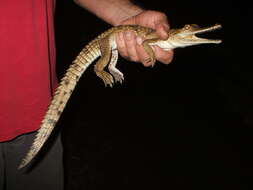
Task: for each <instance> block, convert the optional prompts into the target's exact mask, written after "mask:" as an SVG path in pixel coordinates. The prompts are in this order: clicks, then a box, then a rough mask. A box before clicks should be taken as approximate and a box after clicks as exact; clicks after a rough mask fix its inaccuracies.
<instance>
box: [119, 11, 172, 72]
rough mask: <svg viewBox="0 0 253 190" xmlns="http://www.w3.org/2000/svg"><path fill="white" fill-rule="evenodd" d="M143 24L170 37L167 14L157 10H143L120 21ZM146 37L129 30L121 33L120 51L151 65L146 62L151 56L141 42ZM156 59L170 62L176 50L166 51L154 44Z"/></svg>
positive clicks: (124, 23)
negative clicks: (138, 35) (137, 35)
mask: <svg viewBox="0 0 253 190" xmlns="http://www.w3.org/2000/svg"><path fill="white" fill-rule="evenodd" d="M126 24H130V25H141V26H145V27H149V28H153V29H155V30H156V33H157V35H158V36H159V37H160V38H161V39H164V40H165V39H167V38H168V31H169V28H170V27H169V24H168V20H167V17H166V15H165V14H163V13H161V12H157V11H149V10H147V11H143V12H141V13H140V14H138V15H136V16H133V17H130V18H128V19H126V20H124V21H122V22H121V23H120V25H126ZM143 40H144V39H142V38H141V37H136V35H135V34H134V32H131V31H127V32H122V33H119V34H118V35H117V36H116V42H117V46H118V50H119V53H120V54H121V56H123V57H124V58H126V59H128V60H131V61H134V62H142V63H143V65H144V66H147V67H148V66H151V63H150V62H149V63H148V62H146V61H145V60H147V59H148V58H149V56H148V54H147V53H146V52H145V50H144V48H143V47H142V46H141V43H142V42H143ZM152 48H153V50H154V53H155V56H156V59H157V60H158V61H160V62H162V63H164V64H169V63H170V62H171V61H172V59H173V54H174V52H173V51H172V50H171V51H164V50H163V49H161V48H159V47H158V46H152Z"/></svg>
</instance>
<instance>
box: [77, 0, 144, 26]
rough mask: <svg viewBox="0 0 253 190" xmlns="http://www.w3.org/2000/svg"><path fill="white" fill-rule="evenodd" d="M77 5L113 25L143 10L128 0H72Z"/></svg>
mask: <svg viewBox="0 0 253 190" xmlns="http://www.w3.org/2000/svg"><path fill="white" fill-rule="evenodd" d="M74 1H75V2H76V3H77V4H78V5H80V6H81V7H83V8H85V9H87V10H88V11H90V12H92V13H93V14H95V15H96V16H97V17H99V18H101V19H102V20H104V21H106V22H108V23H109V24H111V25H113V26H117V25H119V24H120V23H121V22H123V21H124V20H126V19H128V18H130V17H133V16H135V15H137V14H139V13H141V12H142V11H143V9H141V8H140V7H138V6H136V5H134V4H133V3H131V1H129V0H74Z"/></svg>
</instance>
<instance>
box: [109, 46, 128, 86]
mask: <svg viewBox="0 0 253 190" xmlns="http://www.w3.org/2000/svg"><path fill="white" fill-rule="evenodd" d="M118 57H119V55H118V50H117V49H113V50H112V56H111V61H110V63H109V67H108V69H109V72H110V73H111V74H112V75H113V77H114V79H115V81H116V82H120V83H122V82H123V80H124V75H123V73H121V72H120V71H119V70H118V69H117V68H116V64H117V61H118Z"/></svg>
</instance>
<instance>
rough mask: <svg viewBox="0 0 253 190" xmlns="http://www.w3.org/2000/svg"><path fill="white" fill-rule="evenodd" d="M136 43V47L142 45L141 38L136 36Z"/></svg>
mask: <svg viewBox="0 0 253 190" xmlns="http://www.w3.org/2000/svg"><path fill="white" fill-rule="evenodd" d="M136 42H137V44H138V45H141V44H142V38H141V37H139V36H138V37H137V38H136Z"/></svg>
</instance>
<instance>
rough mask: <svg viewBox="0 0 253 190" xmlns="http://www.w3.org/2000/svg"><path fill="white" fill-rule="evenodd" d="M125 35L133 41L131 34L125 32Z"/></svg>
mask: <svg viewBox="0 0 253 190" xmlns="http://www.w3.org/2000/svg"><path fill="white" fill-rule="evenodd" d="M125 35H126V38H127V39H128V40H130V39H131V36H132V34H131V32H125Z"/></svg>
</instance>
